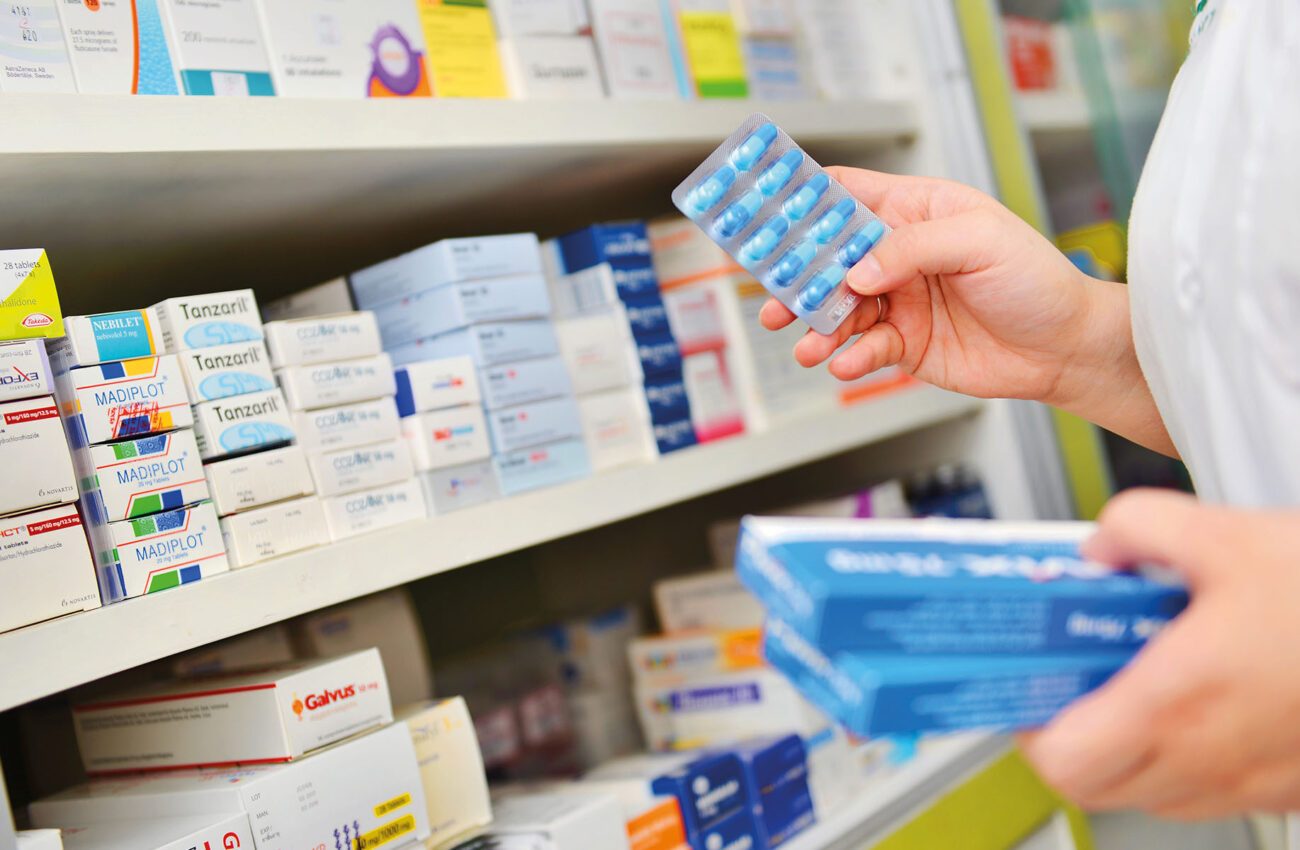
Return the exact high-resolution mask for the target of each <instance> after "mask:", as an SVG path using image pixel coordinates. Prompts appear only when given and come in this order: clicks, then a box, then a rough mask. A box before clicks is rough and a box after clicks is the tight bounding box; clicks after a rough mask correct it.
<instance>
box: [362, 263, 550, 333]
mask: <svg viewBox="0 0 1300 850" xmlns="http://www.w3.org/2000/svg"><path fill="white" fill-rule="evenodd" d="M374 310H375V321H377V322H379V335H380V337H381V338H382V339H383V341H384V346H385V347H386V348H394V347H396V346H398V345H404V344H405V343H408V342H414V341H415V340H417V339H424V338H425V337H431V336H437V335H438V334H440V333H446V332H447V331H450V330H454V329H456V328H463V327H465V326H467V325H473V324H478V323H480V322H500V321H505V320H508V319H531V318H535V317H537V316H546V315H550V312H551V299H550V297H549V296H548V295H547V292H546V279H545V278H544V277H542V275H541V274H540V273H535V274H522V275H510V276H508V277H492V278H483V279H481V280H466V281H454V282H452V283H447V284H443V285H441V286H435V287H433V288H432V289H425V290H422V291H419V292H413V293H411V294H409V295H404V296H402V297H401V298H399V299H397V300H396V301H390V302H388V303H387V304H383V305H380V306H378V307H375V308H374Z"/></svg>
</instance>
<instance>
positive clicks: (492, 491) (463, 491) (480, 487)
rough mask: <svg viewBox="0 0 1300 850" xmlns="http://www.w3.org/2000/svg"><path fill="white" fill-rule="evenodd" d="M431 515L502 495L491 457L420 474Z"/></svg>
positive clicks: (478, 503)
mask: <svg viewBox="0 0 1300 850" xmlns="http://www.w3.org/2000/svg"><path fill="white" fill-rule="evenodd" d="M418 478H419V479H420V485H421V486H422V487H423V488H424V498H425V499H426V500H427V501H428V503H429V513H430V514H446V513H451V512H452V511H459V510H462V509H464V508H471V507H473V506H474V505H481V504H483V503H484V502H490V501H492V500H493V499H499V498H501V485H500V484H499V483H498V482H497V473H496V470H495V469H494V468H493V467H492V462H491V461H490V460H477V461H474V462H473V463H465V464H461V465H460V466H448V467H444V468H443V469H433V470H429V471H428V472H421V473H419V474H418Z"/></svg>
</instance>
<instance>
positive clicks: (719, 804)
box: [633, 752, 752, 846]
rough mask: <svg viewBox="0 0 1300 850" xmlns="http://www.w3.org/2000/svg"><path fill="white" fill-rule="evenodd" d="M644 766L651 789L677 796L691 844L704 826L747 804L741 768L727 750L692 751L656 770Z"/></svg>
mask: <svg viewBox="0 0 1300 850" xmlns="http://www.w3.org/2000/svg"><path fill="white" fill-rule="evenodd" d="M633 764H634V763H633ZM646 767H647V768H649V770H650V773H649V776H648V778H649V782H650V788H651V790H652V791H653V792H654V793H656V794H663V795H666V796H670V797H674V798H676V799H677V802H678V804H679V805H680V806H681V809H682V824H683V826H684V827H685V828H686V836H687V838H688V839H690V840H691V841H692V844H693V845H694V846H701V845H699V844H698V843H696V839H698V838H699V837H700V835H701V833H702V832H703V831H704V830H705V829H707V828H708V827H710V826H712V825H713V824H716V823H719V822H720V821H723V820H725V819H726V818H728V817H729V816H731V815H732V814H734V813H736V812H742V811H746V810H747V809H748V807H749V806H750V805H751V802H752V801H750V800H749V798H748V796H747V794H746V791H747V788H746V784H745V776H744V768H743V766H742V765H741V763H740V759H738V758H737V757H736V756H735V755H733V754H731V753H727V752H716V753H701V754H693V755H687V756H685V757H684V758H682V759H681V761H680V762H679V763H678V764H676V765H664V767H663V768H661V769H656V768H655V767H654V763H653V762H647V763H646Z"/></svg>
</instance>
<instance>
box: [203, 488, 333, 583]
mask: <svg viewBox="0 0 1300 850" xmlns="http://www.w3.org/2000/svg"><path fill="white" fill-rule="evenodd" d="M221 539H222V541H223V542H224V543H225V546H226V557H227V558H229V559H230V566H231V567H232V568H238V567H249V566H252V565H253V564H260V563H261V562H262V561H266V560H269V559H271V558H276V557H279V556H280V555H288V554H289V553H291V552H300V551H302V550H303V549H310V548H312V547H313V546H323V545H325V544H326V543H328V542H330V533H329V527H328V526H327V525H326V524H325V508H324V507H322V506H321V503H320V499H319V498H317V497H316V496H307V497H306V498H303V499H292V500H290V501H288V502H276V503H275V504H274V505H267V506H266V507H263V508H256V509H254V510H251V511H244V512H242V513H237V514H231V515H230V516H228V517H224V518H223V519H222V520H221Z"/></svg>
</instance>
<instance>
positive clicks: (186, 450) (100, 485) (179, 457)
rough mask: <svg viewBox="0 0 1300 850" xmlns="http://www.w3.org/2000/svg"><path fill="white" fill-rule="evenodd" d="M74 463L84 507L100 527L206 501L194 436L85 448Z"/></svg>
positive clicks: (184, 433)
mask: <svg viewBox="0 0 1300 850" xmlns="http://www.w3.org/2000/svg"><path fill="white" fill-rule="evenodd" d="M77 459H78V460H79V461H81V462H82V463H84V464H85V466H84V467H83V468H82V469H80V471H79V474H80V477H81V495H82V499H83V507H84V508H85V510H86V513H87V515H88V516H89V517H91V518H92V521H93V522H96V523H99V524H101V525H102V524H103V523H106V522H116V521H117V520H123V519H131V518H132V517H138V516H144V515H146V514H154V513H158V512H159V511H169V510H173V509H175V508H180V507H184V506H185V505H190V504H193V503H195V502H201V501H203V500H204V499H206V498H208V484H207V480H206V479H205V478H204V477H203V466H202V461H200V459H199V446H198V443H196V442H195V441H194V432H193V431H172V432H170V433H167V434H157V435H155V436H152V437H141V438H139V439H136V440H124V441H122V442H120V443H109V444H108V445H103V446H90V447H89V448H86V449H83V450H79V451H78V458H77ZM79 465H80V464H79Z"/></svg>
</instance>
